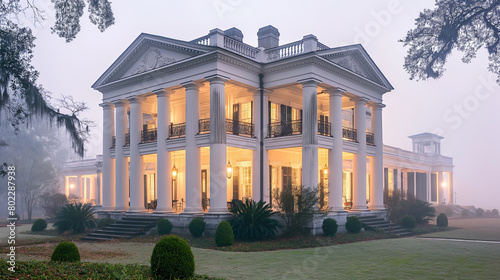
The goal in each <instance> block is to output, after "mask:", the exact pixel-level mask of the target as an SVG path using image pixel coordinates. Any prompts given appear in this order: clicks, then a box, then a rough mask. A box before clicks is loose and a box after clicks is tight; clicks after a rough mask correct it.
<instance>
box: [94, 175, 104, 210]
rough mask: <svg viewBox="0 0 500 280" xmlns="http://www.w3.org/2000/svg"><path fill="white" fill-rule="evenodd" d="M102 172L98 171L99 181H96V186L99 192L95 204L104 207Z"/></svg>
mask: <svg viewBox="0 0 500 280" xmlns="http://www.w3.org/2000/svg"><path fill="white" fill-rule="evenodd" d="M101 180H102V172H100V171H97V180H96V186H97V192H96V199H95V204H96V205H102V181H101Z"/></svg>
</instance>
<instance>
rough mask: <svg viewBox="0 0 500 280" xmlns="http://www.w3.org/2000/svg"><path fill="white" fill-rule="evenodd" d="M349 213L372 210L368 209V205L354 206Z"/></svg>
mask: <svg viewBox="0 0 500 280" xmlns="http://www.w3.org/2000/svg"><path fill="white" fill-rule="evenodd" d="M349 212H370V210H369V209H368V207H367V206H366V205H365V206H361V205H354V206H352V208H351V210H350V211H349Z"/></svg>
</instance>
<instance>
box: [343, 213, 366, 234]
mask: <svg viewBox="0 0 500 280" xmlns="http://www.w3.org/2000/svg"><path fill="white" fill-rule="evenodd" d="M361 227H362V225H361V221H360V220H359V219H358V217H356V216H351V217H348V218H347V221H346V222H345V229H346V230H347V231H348V232H350V233H358V232H360V231H361Z"/></svg>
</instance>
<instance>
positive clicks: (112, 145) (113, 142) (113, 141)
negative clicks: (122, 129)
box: [111, 136, 116, 149]
mask: <svg viewBox="0 0 500 280" xmlns="http://www.w3.org/2000/svg"><path fill="white" fill-rule="evenodd" d="M115 147H116V136H113V137H111V149H114V148H115Z"/></svg>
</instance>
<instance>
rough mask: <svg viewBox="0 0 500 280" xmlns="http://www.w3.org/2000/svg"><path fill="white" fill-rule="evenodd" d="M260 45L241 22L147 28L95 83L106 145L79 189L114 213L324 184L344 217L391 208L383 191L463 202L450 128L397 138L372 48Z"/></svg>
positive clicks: (74, 187) (221, 205) (76, 183)
mask: <svg viewBox="0 0 500 280" xmlns="http://www.w3.org/2000/svg"><path fill="white" fill-rule="evenodd" d="M279 35H280V34H279V32H278V30H277V29H276V28H274V27H273V26H266V27H263V28H261V29H260V30H259V32H258V47H253V46H250V45H248V44H245V43H243V34H242V33H241V31H240V30H238V29H236V28H231V29H229V30H226V31H222V30H220V29H213V30H211V31H210V33H209V34H208V35H206V36H203V37H201V38H198V39H195V40H192V41H189V42H187V41H181V40H175V39H170V38H166V37H160V36H155V35H149V34H141V35H139V37H138V38H137V39H136V40H135V41H134V42H133V43H132V44H131V45H130V46H129V47H128V48H127V49H126V50H125V52H124V53H123V54H122V55H121V56H120V57H119V58H118V59H117V60H116V61H115V62H114V63H113V64H112V65H111V67H109V69H108V70H106V72H105V73H104V74H103V75H102V76H101V77H100V78H99V79H98V80H97V82H96V83H95V84H94V85H93V86H92V87H93V88H94V89H96V90H98V91H99V92H101V93H102V95H103V103H102V104H101V107H102V108H103V120H104V127H103V154H102V155H100V156H98V157H97V158H95V159H88V160H82V161H75V162H68V163H67V164H66V174H65V175H66V181H65V182H66V184H65V192H66V194H68V195H69V194H75V195H77V196H80V197H82V198H83V199H84V200H85V201H92V202H94V203H95V204H96V205H100V206H101V208H100V211H101V213H106V212H109V213H118V212H120V213H129V214H131V213H134V214H137V213H142V212H147V211H149V212H153V213H156V214H162V215H166V214H168V215H174V214H175V213H180V214H189V215H193V214H195V215H206V216H209V215H211V214H214V215H221V214H227V213H228V202H230V201H231V200H233V199H240V200H241V199H244V198H251V199H254V200H257V201H259V200H264V201H267V202H272V194H273V191H274V190H276V189H281V188H291V187H293V186H296V185H303V186H304V187H311V186H314V187H316V186H318V188H319V192H320V194H319V195H320V199H321V203H327V204H328V206H329V208H330V211H332V213H333V214H332V215H347V212H346V210H348V211H352V212H359V213H364V212H371V213H373V212H380V210H384V209H385V208H384V204H383V191H384V187H385V188H386V189H389V190H392V189H401V190H403V191H405V193H412V194H415V195H416V196H417V197H418V198H420V199H424V200H427V201H432V202H443V199H444V191H443V190H444V188H442V187H441V186H445V185H447V186H448V188H447V189H448V190H449V195H448V199H449V200H450V199H451V193H452V192H453V191H452V171H453V164H452V159H451V158H448V157H444V156H441V155H440V148H439V143H440V137H439V136H437V135H433V134H429V133H424V134H420V135H415V136H413V137H412V138H413V143H414V146H413V152H409V151H404V150H401V149H398V148H393V147H389V146H384V145H383V141H382V109H383V108H384V105H383V104H382V95H383V94H384V93H386V92H389V91H391V90H392V89H393V88H392V86H391V84H390V83H389V82H388V81H387V79H386V78H385V77H384V75H383V74H382V73H381V72H380V70H379V69H378V68H377V66H376V64H375V63H374V62H373V61H372V59H371V58H370V56H369V55H368V53H367V52H366V51H365V49H364V48H363V47H362V46H361V45H351V46H344V47H336V48H330V47H327V46H325V45H324V44H322V43H320V42H319V41H318V39H317V38H316V37H315V36H314V35H307V36H304V37H303V38H302V39H301V40H299V41H296V42H293V43H289V44H285V45H279Z"/></svg>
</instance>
